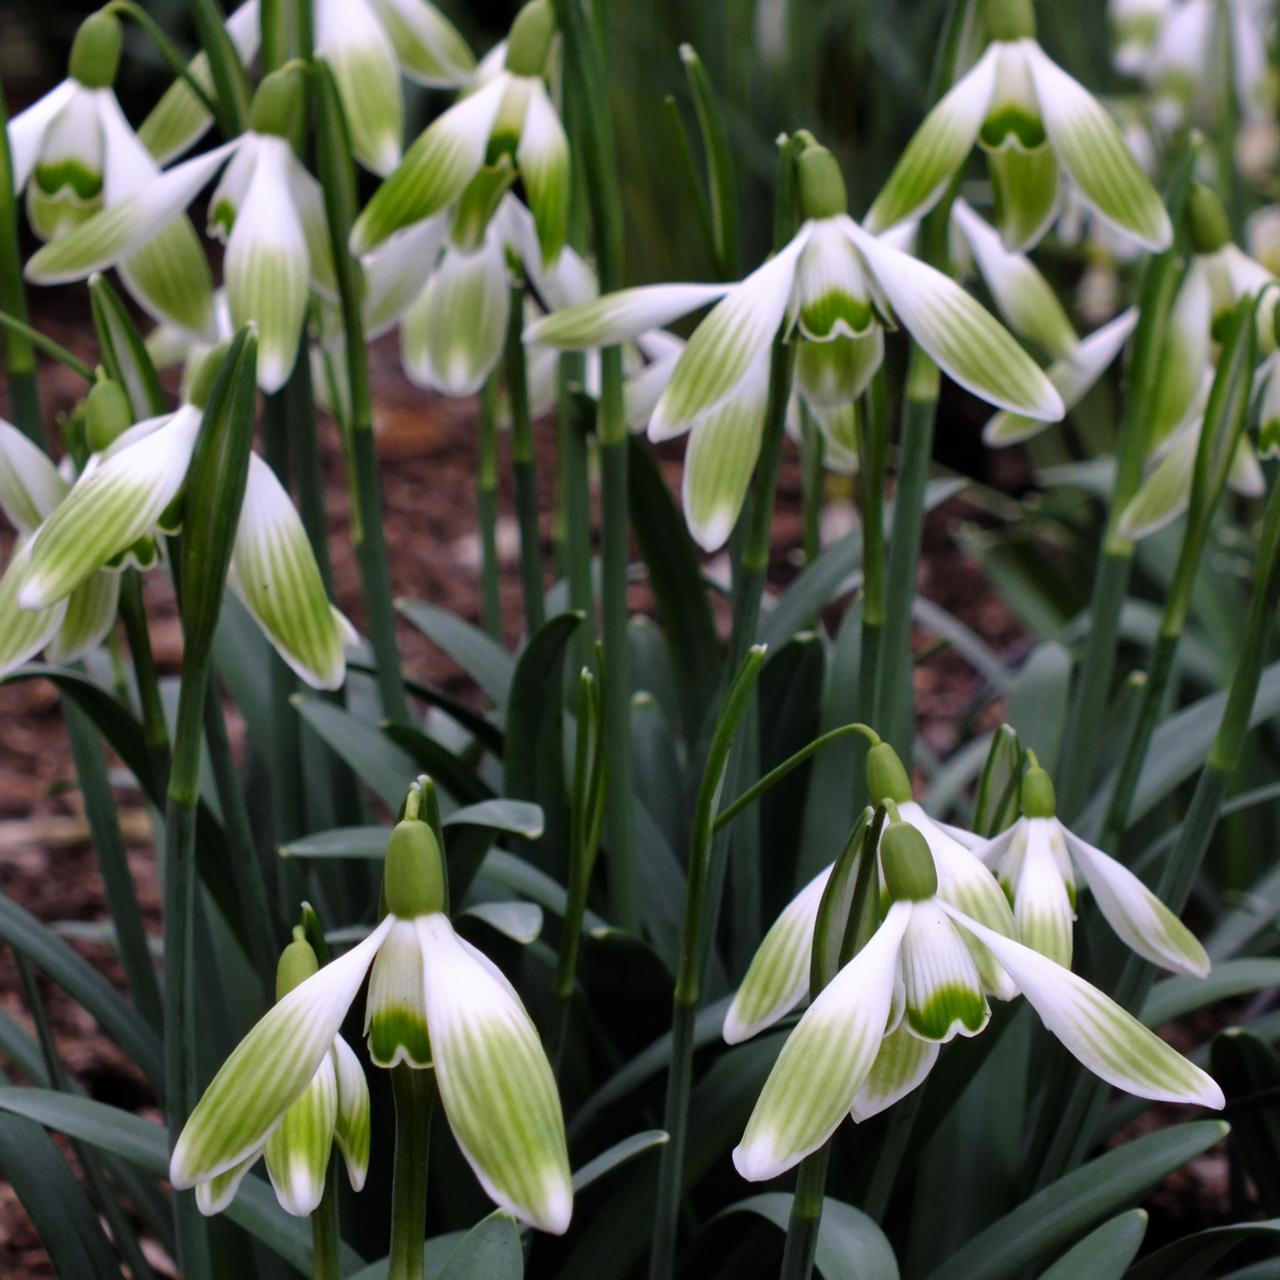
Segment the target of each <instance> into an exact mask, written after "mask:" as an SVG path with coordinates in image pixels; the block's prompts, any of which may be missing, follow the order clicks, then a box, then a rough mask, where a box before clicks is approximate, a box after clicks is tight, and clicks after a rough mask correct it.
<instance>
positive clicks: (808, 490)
mask: <svg viewBox="0 0 1280 1280" xmlns="http://www.w3.org/2000/svg"><path fill="white" fill-rule="evenodd" d="M824 452H825V449H824V447H823V440H822V432H820V431H819V430H818V424H817V423H816V422H814V420H813V414H812V413H811V412H810V411H809V408H808V406H807V405H801V408H800V457H801V462H802V467H803V472H802V481H803V489H804V562H805V564H812V563H813V562H814V561H815V560H816V559H817V558H818V556H819V554H820V553H821V551H822V481H823V468H822V463H823V454H824Z"/></svg>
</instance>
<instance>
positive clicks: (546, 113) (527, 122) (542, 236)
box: [516, 80, 569, 262]
mask: <svg viewBox="0 0 1280 1280" xmlns="http://www.w3.org/2000/svg"><path fill="white" fill-rule="evenodd" d="M516 165H517V166H518V167H519V169H520V178H521V181H522V182H523V183H524V192H525V195H526V196H527V197H528V200H529V208H530V209H531V210H532V211H533V220H534V222H535V223H536V224H537V227H538V243H539V245H541V247H542V257H543V260H544V261H546V262H553V261H555V258H556V255H557V254H559V252H560V250H561V248H562V247H563V245H564V241H565V235H566V234H567V232H568V228H569V139H568V138H567V137H566V136H565V132H564V125H562V124H561V123H560V117H559V115H558V114H557V113H556V109H555V107H554V106H553V105H552V102H551V98H550V97H549V96H548V94H547V90H546V88H545V86H544V85H543V83H542V81H541V80H533V81H532V82H531V89H530V92H529V105H528V107H527V108H526V110H525V115H524V127H523V128H522V129H521V130H520V142H519V145H518V146H517V147H516Z"/></svg>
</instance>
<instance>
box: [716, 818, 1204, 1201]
mask: <svg viewBox="0 0 1280 1280" xmlns="http://www.w3.org/2000/svg"><path fill="white" fill-rule="evenodd" d="M880 858H881V869H882V872H883V876H884V884H885V888H886V891H887V897H888V901H889V903H890V905H889V908H888V911H887V913H886V915H885V917H884V920H883V921H882V922H881V924H880V927H879V928H878V929H877V930H876V932H875V934H874V935H873V936H872V938H871V940H870V941H869V942H868V943H867V945H866V946H865V947H863V949H862V950H861V951H859V952H858V954H857V955H855V956H854V957H853V959H852V960H851V961H850V962H849V963H848V964H847V965H845V967H844V968H843V969H841V970H840V972H839V973H838V974H836V976H835V978H834V979H832V981H831V983H830V984H829V985H828V986H827V987H825V988H824V989H823V990H822V991H821V992H820V993H819V994H818V996H817V997H816V998H815V999H814V1001H813V1003H812V1004H811V1005H810V1006H809V1008H808V1010H807V1011H806V1012H805V1014H804V1016H803V1017H802V1018H801V1019H800V1021H799V1023H798V1024H797V1025H796V1028H795V1030H794V1031H793V1032H792V1033H791V1035H790V1036H789V1037H788V1038H787V1042H786V1043H785V1044H784V1045H783V1047H782V1052H781V1053H780V1054H779V1055H778V1060H777V1062H776V1063H775V1064H774V1067H773V1070H772V1071H771V1072H770V1074H769V1078H768V1079H767V1080H766V1081H765V1085H764V1089H763V1090H762V1091H761V1093H760V1097H759V1099H758V1100H757V1101H756V1105H755V1109H754V1110H753V1111H752V1113H751V1118H750V1119H749V1120H748V1121H747V1127H746V1132H745V1133H744V1134H743V1136H742V1141H741V1142H740V1143H739V1144H738V1146H737V1147H736V1148H735V1149H734V1152H733V1162H734V1164H735V1165H736V1166H737V1169H738V1172H739V1173H740V1174H741V1175H742V1176H743V1177H744V1178H747V1179H748V1180H750V1181H752V1182H758V1181H763V1180H764V1179H767V1178H774V1177H777V1176H778V1175H779V1174H781V1173H785V1172H786V1170H788V1169H790V1168H792V1167H794V1166H795V1165H796V1164H798V1163H799V1162H800V1161H801V1160H802V1159H803V1158H804V1157H805V1156H806V1155H808V1154H809V1153H810V1152H812V1151H816V1150H817V1149H818V1148H819V1147H820V1146H822V1144H823V1143H824V1142H826V1140H827V1139H828V1138H829V1137H830V1136H831V1135H832V1134H833V1133H834V1132H835V1130H836V1129H837V1128H838V1126H839V1124H840V1122H841V1120H843V1119H844V1117H845V1115H847V1114H850V1113H851V1114H852V1116H853V1119H854V1120H855V1121H861V1120H865V1119H867V1118H868V1117H870V1116H873V1115H876V1114H877V1113H878V1112H880V1111H882V1110H884V1109H885V1108H886V1107H888V1106H891V1105H892V1104H893V1103H894V1102H896V1101H898V1100H899V1099H900V1098H902V1097H904V1096H905V1095H906V1094H907V1093H909V1092H911V1090H913V1089H914V1088H916V1086H917V1085H919V1084H920V1083H921V1081H923V1080H924V1078H925V1076H927V1075H928V1073H929V1070H930V1069H931V1068H932V1066H933V1064H934V1062H935V1061H936V1060H937V1056H938V1049H939V1046H940V1045H941V1044H943V1043H945V1042H946V1041H948V1040H950V1039H951V1038H952V1037H954V1036H955V1035H969V1036H971V1035H976V1034H977V1033H978V1032H980V1031H981V1030H982V1029H983V1027H984V1026H985V1025H986V1022H987V1018H988V1007H987V1001H986V997H985V996H984V994H983V990H982V986H981V982H980V980H979V977H978V973H977V970H976V968H975V966H974V963H973V960H972V958H971V952H970V948H969V946H968V945H966V943H969V942H973V941H977V942H979V943H981V944H982V945H984V946H987V947H990V948H991V950H992V952H993V953H994V954H995V955H996V956H997V957H998V959H999V962H1000V964H1001V965H1002V966H1003V967H1004V968H1005V969H1006V970H1007V971H1008V972H1009V974H1010V975H1011V977H1012V978H1013V980H1014V982H1016V984H1017V987H1018V989H1019V990H1020V991H1021V993H1022V994H1023V995H1024V996H1026V998H1027V1002H1028V1003H1029V1004H1030V1005H1031V1007H1032V1008H1033V1009H1034V1010H1035V1011H1036V1013H1037V1014H1038V1015H1039V1017H1040V1020H1041V1022H1043V1023H1044V1025H1045V1027H1046V1028H1047V1029H1048V1030H1049V1031H1051V1032H1052V1033H1053V1034H1054V1035H1055V1036H1056V1037H1057V1038H1058V1039H1059V1040H1060V1041H1061V1042H1062V1044H1063V1045H1064V1046H1065V1047H1066V1048H1067V1049H1068V1051H1069V1052H1071V1053H1072V1054H1073V1055H1074V1056H1075V1057H1076V1058H1077V1059H1078V1060H1079V1061H1080V1062H1081V1063H1082V1064H1083V1065H1084V1066H1085V1067H1086V1068H1087V1069H1088V1070H1090V1071H1092V1072H1093V1073H1094V1075H1096V1076H1099V1077H1101V1078H1102V1079H1103V1080H1105V1081H1107V1082H1108V1083H1109V1084H1113V1085H1115V1086H1116V1087H1117V1088H1120V1089H1124V1090H1126V1091H1127V1092H1129V1093H1135V1094H1137V1095H1138V1096H1139V1097H1144V1098H1153V1099H1157V1100H1163V1101H1171V1102H1191V1103H1198V1104H1200V1105H1201V1106H1206V1107H1214V1108H1221V1107H1222V1106H1223V1105H1224V1102H1225V1100H1224V1098H1223V1096H1222V1091H1221V1089H1219V1088H1218V1086H1217V1085H1216V1084H1215V1083H1214V1081H1213V1080H1212V1079H1210V1077H1209V1076H1207V1075H1206V1074H1205V1073H1204V1072H1203V1071H1201V1070H1200V1068H1199V1067H1196V1066H1194V1065H1193V1064H1192V1063H1190V1062H1188V1061H1187V1060H1186V1059H1185V1058H1183V1057H1182V1056H1181V1055H1180V1054H1178V1053H1177V1052H1175V1051H1174V1050H1173V1049H1171V1048H1170V1047H1169V1046H1168V1045H1167V1044H1165V1042H1164V1041H1163V1040H1161V1039H1159V1038H1158V1037H1157V1036H1155V1035H1154V1034H1152V1032H1150V1031H1149V1030H1147V1028H1146V1027H1144V1026H1143V1025H1142V1024H1141V1023H1140V1022H1138V1021H1137V1020H1136V1019H1135V1018H1133V1017H1132V1016H1131V1015H1130V1014H1128V1013H1126V1012H1125V1011H1124V1010H1123V1009H1122V1008H1121V1007H1120V1006H1119V1005H1118V1004H1116V1003H1115V1002H1114V1001H1112V1000H1111V999H1109V998H1108V997H1107V996H1105V995H1103V994H1102V992H1101V991H1098V990H1097V989H1095V988H1094V987H1092V986H1090V985H1089V984H1088V983H1087V982H1085V981H1084V980H1083V979H1081V978H1078V977H1076V976H1075V974H1073V973H1071V971H1070V970H1068V969H1065V968H1063V967H1062V966H1061V965H1058V964H1055V963H1054V962H1053V961H1052V960H1049V959H1047V958H1045V957H1044V956H1042V955H1040V954H1039V953H1038V952H1036V951H1033V950H1031V949H1030V948H1029V947H1026V946H1024V945H1023V944H1022V943H1020V942H1015V941H1013V940H1012V939H1011V938H1007V937H1005V936H1004V935H1003V934H1000V933H996V932H994V931H993V930H991V929H988V928H986V927H985V926H984V925H981V924H979V923H978V922H977V921H975V920H973V919H971V918H969V917H968V916H967V915H965V913H964V912H962V911H959V910H957V909H956V907H954V906H953V905H952V904H951V903H949V902H947V901H945V900H944V899H943V898H942V897H940V896H939V892H938V886H939V877H938V875H937V874H936V872H935V869H934V866H933V861H932V857H931V855H930V852H929V847H928V845H927V843H926V842H925V839H924V837H923V836H922V835H921V834H920V832H919V831H917V830H916V829H915V828H914V827H912V826H911V825H910V824H909V823H907V822H905V821H902V822H894V823H892V824H891V825H890V826H889V828H888V830H887V831H886V832H885V835H884V839H883V841H882V843H881V853H880Z"/></svg>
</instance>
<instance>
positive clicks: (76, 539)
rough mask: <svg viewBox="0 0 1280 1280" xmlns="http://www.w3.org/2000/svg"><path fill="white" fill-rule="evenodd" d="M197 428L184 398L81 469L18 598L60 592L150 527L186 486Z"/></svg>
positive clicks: (27, 605)
mask: <svg viewBox="0 0 1280 1280" xmlns="http://www.w3.org/2000/svg"><path fill="white" fill-rule="evenodd" d="M143 425H150V424H139V426H143ZM134 429H135V430H137V428H134ZM199 430H200V410H199V409H195V408H192V407H191V406H190V405H185V406H184V407H183V408H181V409H179V410H178V411H177V413H175V414H173V415H171V417H170V419H169V421H167V422H166V423H165V425H164V426H162V427H160V428H159V429H158V430H154V431H151V432H149V433H148V434H146V435H145V436H144V437H143V438H142V439H139V440H137V441H136V443H133V444H131V445H130V446H129V447H127V448H125V449H122V450H121V451H120V452H119V453H113V454H112V456H110V457H109V458H107V459H106V460H105V461H104V462H103V463H102V464H101V465H100V466H98V467H95V468H94V469H93V471H92V473H91V474H86V475H85V476H82V477H81V479H80V481H79V482H78V483H77V484H76V485H75V487H74V488H73V489H72V490H71V492H70V493H69V494H67V496H66V498H65V499H63V501H62V503H61V504H60V505H59V506H58V509H57V510H56V511H55V512H54V513H53V514H52V515H51V516H50V517H49V519H48V520H46V521H45V523H44V524H43V525H41V527H40V529H39V531H38V532H37V533H36V535H35V538H34V539H33V540H32V543H31V562H30V567H29V569H28V571H27V576H26V579H25V581H24V582H23V584H22V587H21V589H20V591H19V593H18V602H19V604H21V605H22V607H23V608H24V609H41V608H44V607H46V606H48V605H49V604H52V603H53V601H55V600H60V599H61V598H62V597H63V596H66V595H69V594H70V593H71V592H72V591H74V590H75V589H76V587H78V586H79V585H80V584H81V583H82V582H84V581H85V580H86V579H87V578H88V577H89V576H90V574H92V573H93V572H94V571H95V570H97V569H100V568H101V567H102V566H103V565H104V564H106V563H107V561H108V560H111V559H112V558H113V557H114V556H117V555H119V554H120V552H122V551H126V550H128V548H129V547H131V546H133V544H134V543H135V542H137V541H138V539H139V538H141V537H142V536H143V534H145V533H147V532H148V531H149V530H150V529H151V527H152V526H153V525H154V524H155V523H156V521H157V520H158V519H159V518H160V515H161V513H162V512H163V511H164V509H165V508H166V507H167V506H168V505H169V504H170V503H171V502H172V501H173V499H174V498H175V497H177V495H178V492H179V490H180V489H181V488H182V482H183V481H184V480H185V479H186V475H187V466H188V464H189V463H190V461H191V451H192V449H193V448H194V447H195V442H196V436H197V434H198V433H199Z"/></svg>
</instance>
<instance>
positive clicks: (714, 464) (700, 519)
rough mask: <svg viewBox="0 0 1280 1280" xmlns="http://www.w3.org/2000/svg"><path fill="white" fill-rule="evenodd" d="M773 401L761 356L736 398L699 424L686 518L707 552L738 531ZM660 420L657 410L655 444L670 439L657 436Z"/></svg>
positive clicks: (688, 474) (688, 462)
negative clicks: (765, 423)
mask: <svg viewBox="0 0 1280 1280" xmlns="http://www.w3.org/2000/svg"><path fill="white" fill-rule="evenodd" d="M668 385H670V384H668ZM664 394H665V393H664ZM768 401H769V361H768V359H767V357H762V358H760V359H759V360H758V361H757V363H756V367H755V368H754V369H752V370H750V371H748V373H747V375H746V376H745V377H744V378H743V380H742V384H741V386H740V387H739V389H738V391H737V393H736V394H735V395H734V396H733V398H732V399H730V400H727V401H725V402H723V403H721V404H720V405H719V406H718V407H717V408H715V409H713V410H712V411H711V412H710V413H708V414H706V415H705V416H703V417H702V418H700V419H699V421H698V422H696V423H695V424H694V427H693V434H692V435H691V436H690V437H689V448H688V449H687V450H686V452H685V458H684V477H683V480H682V490H683V500H684V518H685V521H686V523H687V524H688V526H689V532H690V533H691V534H692V535H693V538H694V541H695V542H697V544H698V545H699V546H700V547H701V548H702V549H703V550H704V551H718V550H719V549H720V548H721V547H722V546H724V544H725V542H726V541H728V538H729V535H730V534H731V533H732V532H733V526H734V524H735V523H736V522H737V519H738V513H739V512H740V511H741V510H742V503H743V501H744V500H745V498H746V495H747V486H748V485H749V484H750V483H751V474H752V472H753V471H755V467H756V460H757V459H758V458H759V456H760V438H761V435H762V434H763V432H764V416H765V411H766V409H767V407H768ZM660 409H661V403H659V410H660ZM657 421H658V410H655V411H654V416H653V418H652V419H651V420H650V422H649V438H650V439H651V440H657V439H665V438H666V437H665V436H660V435H658V434H657V433H655V431H654V423H655V422H657Z"/></svg>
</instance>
